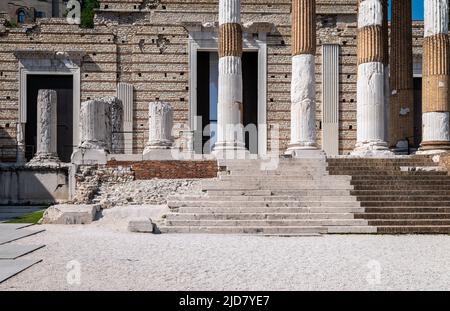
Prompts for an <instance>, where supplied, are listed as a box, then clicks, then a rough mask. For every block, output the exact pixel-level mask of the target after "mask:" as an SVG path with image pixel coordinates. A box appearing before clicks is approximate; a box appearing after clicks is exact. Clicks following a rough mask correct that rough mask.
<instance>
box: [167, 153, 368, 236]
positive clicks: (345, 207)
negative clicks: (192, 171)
mask: <svg viewBox="0 0 450 311" xmlns="http://www.w3.org/2000/svg"><path fill="white" fill-rule="evenodd" d="M265 164H266V163H265V162H262V161H260V160H253V161H250V160H233V161H227V162H219V166H220V167H221V171H220V172H219V176H218V178H217V179H209V180H205V181H204V182H203V183H202V191H203V194H201V195H183V196H180V195H179V196H172V197H170V198H169V199H168V206H169V208H170V209H171V213H169V214H167V215H165V219H164V222H163V223H162V224H161V225H160V226H159V228H160V231H161V232H163V233H240V234H242V233H250V234H262V235H318V234H323V233H375V232H376V227H372V226H369V225H368V220H366V219H362V218H359V219H356V218H355V217H354V215H355V214H358V215H360V214H361V213H364V212H365V210H364V208H363V207H361V203H360V202H358V201H357V200H356V197H355V196H352V195H351V193H350V192H351V191H352V190H353V186H352V185H351V184H350V181H351V177H350V176H331V175H329V174H328V172H327V168H326V166H327V163H326V161H325V159H321V158H316V159H312V158H311V159H285V158H282V159H280V161H279V164H278V166H277V167H276V169H270V168H267V167H265Z"/></svg>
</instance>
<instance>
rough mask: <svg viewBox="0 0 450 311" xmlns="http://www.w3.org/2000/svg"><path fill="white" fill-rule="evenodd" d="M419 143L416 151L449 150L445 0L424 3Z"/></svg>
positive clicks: (446, 11) (446, 15)
mask: <svg viewBox="0 0 450 311" xmlns="http://www.w3.org/2000/svg"><path fill="white" fill-rule="evenodd" d="M424 13H425V20H424V37H425V38H424V41H423V73H422V144H421V147H420V152H422V153H436V152H442V151H446V150H449V149H450V132H449V102H448V101H449V54H448V53H449V38H448V0H426V1H425V2H424Z"/></svg>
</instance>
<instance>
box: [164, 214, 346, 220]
mask: <svg viewBox="0 0 450 311" xmlns="http://www.w3.org/2000/svg"><path fill="white" fill-rule="evenodd" d="M165 219H166V220H178V219H183V220H227V219H230V220H283V219H354V217H353V214H352V213H214V214H211V213H169V214H167V215H166V216H165Z"/></svg>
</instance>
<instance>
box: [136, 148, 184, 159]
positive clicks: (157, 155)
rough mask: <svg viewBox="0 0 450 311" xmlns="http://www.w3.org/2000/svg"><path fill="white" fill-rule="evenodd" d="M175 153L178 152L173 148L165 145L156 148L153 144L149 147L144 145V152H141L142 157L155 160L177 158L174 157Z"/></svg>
mask: <svg viewBox="0 0 450 311" xmlns="http://www.w3.org/2000/svg"><path fill="white" fill-rule="evenodd" d="M177 153H179V151H178V150H177V149H174V148H167V147H162V148H156V147H154V146H153V147H151V148H148V147H146V148H145V149H144V152H143V153H142V159H143V160H156V161H162V160H177V159H176V156H177Z"/></svg>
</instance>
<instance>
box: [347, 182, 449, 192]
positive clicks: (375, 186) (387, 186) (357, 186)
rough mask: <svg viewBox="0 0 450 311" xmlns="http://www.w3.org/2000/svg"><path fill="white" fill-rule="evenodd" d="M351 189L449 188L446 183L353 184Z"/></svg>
mask: <svg viewBox="0 0 450 311" xmlns="http://www.w3.org/2000/svg"><path fill="white" fill-rule="evenodd" d="M353 187H354V188H353V190H386V191H390V190H404V191H415V190H419V191H423V190H448V189H450V188H449V186H448V185H416V184H411V185H404V184H402V183H399V184H391V185H354V186H353Z"/></svg>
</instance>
